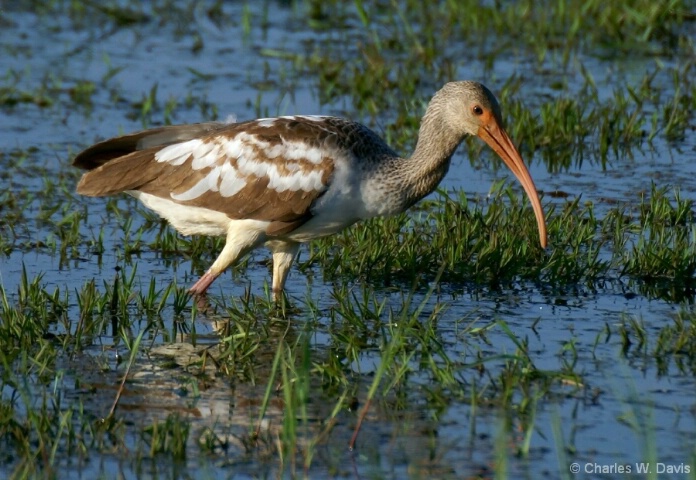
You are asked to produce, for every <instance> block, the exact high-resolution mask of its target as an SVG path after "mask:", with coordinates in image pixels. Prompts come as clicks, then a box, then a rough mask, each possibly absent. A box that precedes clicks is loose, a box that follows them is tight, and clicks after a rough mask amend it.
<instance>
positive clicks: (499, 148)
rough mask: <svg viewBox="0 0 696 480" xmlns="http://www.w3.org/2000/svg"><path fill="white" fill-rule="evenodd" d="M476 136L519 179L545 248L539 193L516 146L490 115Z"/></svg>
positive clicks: (543, 221)
mask: <svg viewBox="0 0 696 480" xmlns="http://www.w3.org/2000/svg"><path fill="white" fill-rule="evenodd" d="M478 136H479V137H480V138H481V139H482V140H483V141H484V142H486V143H487V144H488V145H489V146H490V147H491V148H492V149H493V150H494V151H495V153H497V154H498V155H499V156H500V158H501V159H502V160H503V162H505V165H507V166H508V168H509V169H510V170H512V173H514V174H515V176H516V177H517V180H519V181H520V183H521V184H522V187H523V188H524V191H525V192H527V196H528V197H529V201H530V202H531V204H532V208H533V209H534V215H535V216H536V221H537V226H538V227H539V242H540V243H541V247H542V248H546V221H545V220H544V210H543V209H542V208H541V202H540V201H539V194H538V193H537V190H536V187H535V186H534V181H533V180H532V176H531V175H530V174H529V170H527V166H526V165H525V164H524V162H523V161H522V157H521V156H520V153H519V152H518V151H517V148H515V145H513V144H512V140H511V139H510V137H509V136H508V134H507V132H506V131H505V130H504V129H503V128H502V127H501V126H500V123H499V122H498V121H497V120H496V119H495V117H493V116H491V117H490V119H489V120H488V122H486V123H485V124H483V125H481V127H479V130H478Z"/></svg>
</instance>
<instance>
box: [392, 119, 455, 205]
mask: <svg viewBox="0 0 696 480" xmlns="http://www.w3.org/2000/svg"><path fill="white" fill-rule="evenodd" d="M462 140H463V137H462V136H461V135H459V134H457V133H455V132H453V131H451V130H449V129H448V128H447V125H446V124H445V123H444V122H442V121H440V120H439V112H438V111H437V110H436V111H432V110H431V109H428V111H427V112H426V114H425V116H424V117H423V120H422V122H421V126H420V131H419V133H418V141H417V143H416V148H415V150H414V151H413V155H411V157H410V158H409V159H407V160H406V162H405V164H404V166H403V168H404V172H403V173H404V176H405V179H407V180H408V184H409V187H410V188H409V190H410V192H409V196H410V197H412V200H411V202H410V203H411V204H413V203H415V202H417V201H418V200H420V199H421V198H423V197H425V196H426V195H428V194H429V193H431V192H433V191H434V190H435V189H436V188H437V186H438V184H439V183H440V181H441V180H442V179H443V178H444V176H445V174H446V173H447V170H448V169H449V166H450V159H451V158H452V155H453V154H454V151H455V150H456V149H457V147H458V146H459V144H460V143H461V142H462Z"/></svg>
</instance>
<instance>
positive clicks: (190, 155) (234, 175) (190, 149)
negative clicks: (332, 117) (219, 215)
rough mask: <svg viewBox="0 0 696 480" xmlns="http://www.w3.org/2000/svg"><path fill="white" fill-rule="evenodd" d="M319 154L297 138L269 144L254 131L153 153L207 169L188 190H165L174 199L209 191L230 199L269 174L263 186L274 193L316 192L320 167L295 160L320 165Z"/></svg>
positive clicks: (164, 159) (165, 159)
mask: <svg viewBox="0 0 696 480" xmlns="http://www.w3.org/2000/svg"><path fill="white" fill-rule="evenodd" d="M301 118H307V119H309V118H308V117H301ZM315 118H316V119H319V117H312V118H311V120H315ZM273 121H274V119H263V120H260V121H259V122H261V123H266V122H268V125H265V124H263V125H260V126H269V127H270V126H272V125H271V124H270V123H271V122H273ZM324 156H325V152H323V151H322V150H321V149H320V148H318V147H314V146H310V145H307V144H306V143H303V142H301V141H284V142H283V143H279V144H271V143H270V142H267V141H265V140H261V139H260V138H259V137H257V136H256V135H252V134H249V133H246V132H241V133H238V134H237V135H236V136H235V137H233V138H226V137H222V136H221V137H216V138H213V139H209V140H207V141H203V140H201V139H194V140H189V141H186V142H182V143H177V144H174V145H169V146H167V147H165V148H163V149H161V150H160V151H158V152H157V153H155V160H156V161H157V162H166V163H169V164H170V165H172V166H179V165H182V164H184V163H185V162H186V161H188V160H189V159H191V169H192V170H201V169H204V168H210V171H209V172H208V173H207V175H206V176H205V177H203V178H202V179H201V180H199V181H198V182H197V183H196V184H195V185H194V186H192V187H191V188H189V189H188V190H186V191H184V192H181V193H171V194H170V195H171V198H172V199H174V200H177V201H190V200H195V199H196V198H198V197H200V196H202V195H204V194H205V193H206V192H209V191H210V192H219V193H220V195H221V196H223V197H231V196H233V195H235V194H237V193H238V192H239V191H240V190H242V189H243V188H244V187H245V186H246V184H247V181H249V180H252V181H253V180H254V178H268V188H272V189H273V190H276V191H277V192H285V191H288V190H289V191H292V192H296V191H298V190H302V191H305V192H311V191H316V190H321V189H323V188H324V187H325V185H324V183H323V182H322V176H323V173H324V172H323V169H321V168H313V169H311V170H309V171H308V170H307V169H306V168H305V169H304V170H303V169H302V167H301V164H300V163H298V161H301V160H304V161H305V162H309V163H312V164H314V165H317V166H319V165H320V164H321V163H322V161H323V159H324Z"/></svg>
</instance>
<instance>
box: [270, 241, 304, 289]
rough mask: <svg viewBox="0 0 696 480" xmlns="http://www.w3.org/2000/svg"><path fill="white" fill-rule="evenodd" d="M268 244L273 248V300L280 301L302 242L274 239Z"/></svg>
mask: <svg viewBox="0 0 696 480" xmlns="http://www.w3.org/2000/svg"><path fill="white" fill-rule="evenodd" d="M266 245H267V246H268V248H270V249H271V252H273V283H272V293H273V301H274V302H276V303H278V302H280V301H281V300H282V298H283V288H284V287H285V280H287V278H288V273H290V267H291V266H292V262H294V261H295V257H297V252H299V251H300V244H299V243H296V242H288V241H281V240H274V241H271V242H267V243H266Z"/></svg>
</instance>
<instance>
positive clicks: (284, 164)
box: [75, 117, 350, 234]
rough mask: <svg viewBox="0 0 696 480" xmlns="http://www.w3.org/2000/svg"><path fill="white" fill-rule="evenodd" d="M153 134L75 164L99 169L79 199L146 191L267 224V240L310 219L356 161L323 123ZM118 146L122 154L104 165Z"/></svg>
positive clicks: (87, 178) (81, 187)
mask: <svg viewBox="0 0 696 480" xmlns="http://www.w3.org/2000/svg"><path fill="white" fill-rule="evenodd" d="M329 127H330V126H329ZM182 128H183V127H182ZM153 135H159V137H156V136H155V137H152V136H151V135H148V134H146V133H143V132H141V133H140V134H135V135H133V136H131V137H132V138H129V139H128V140H127V141H124V140H123V139H122V138H123V137H119V138H116V139H113V140H107V141H105V142H102V143H101V144H98V145H96V146H95V147H91V148H90V149H88V150H86V151H85V152H83V153H81V154H80V155H78V156H77V157H76V161H75V163H76V164H79V165H80V166H94V168H93V169H92V170H91V171H89V172H87V173H85V174H84V175H83V177H82V179H81V180H80V183H79V184H78V186H77V192H78V193H80V194H82V195H88V196H105V195H112V194H115V193H119V192H124V191H140V192H145V193H148V194H151V195H155V196H158V197H161V198H165V199H168V200H172V201H174V202H176V203H179V204H182V205H189V206H196V207H202V208H207V209H210V210H214V211H219V212H222V213H224V214H226V215H227V216H228V217H230V218H232V219H255V220H265V221H269V222H272V224H271V226H269V229H268V232H269V233H274V234H283V233H287V232H289V231H292V230H294V229H295V228H297V227H298V226H299V225H301V224H303V223H304V222H306V221H307V220H309V218H311V216H312V213H311V206H312V204H313V203H314V202H315V200H317V199H318V198H319V197H320V196H321V195H322V194H323V193H324V192H325V191H326V190H327V188H328V186H329V183H330V181H331V178H332V174H333V171H334V168H335V162H336V160H337V158H338V157H340V156H342V155H350V152H347V151H345V149H344V148H341V146H340V141H339V140H337V138H336V137H337V131H336V130H335V129H333V128H327V125H326V124H325V123H324V122H322V121H321V118H320V117H281V118H276V119H261V120H254V121H251V122H245V123H238V124H228V125H224V126H223V127H222V128H219V127H218V128H214V129H212V132H210V131H206V130H205V129H204V130H203V132H202V134H200V135H189V136H188V137H187V135H188V134H187V133H186V131H185V130H181V131H178V132H177V131H172V135H171V136H168V135H169V133H168V132H167V131H166V129H164V131H162V130H160V131H155V132H154V133H153ZM176 135H184V138H189V137H191V138H190V139H188V140H185V141H180V142H175V143H170V142H168V141H165V142H163V143H164V144H166V146H161V145H156V146H149V147H146V148H144V149H142V150H135V151H131V152H130V153H127V154H125V155H120V156H119V155H118V151H119V149H120V151H123V150H124V149H123V145H128V146H131V145H134V144H135V145H137V144H138V143H139V142H141V141H142V140H143V139H147V138H149V137H150V138H164V139H165V140H169V139H171V138H174V137H175V136H176ZM112 146H113V150H114V151H115V152H116V154H114V155H112V156H111V159H109V160H105V161H104V160H102V159H103V158H107V157H108V156H109V155H110V153H109V152H110V151H111V150H112ZM90 152H92V153H90ZM114 157H115V158H114Z"/></svg>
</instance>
